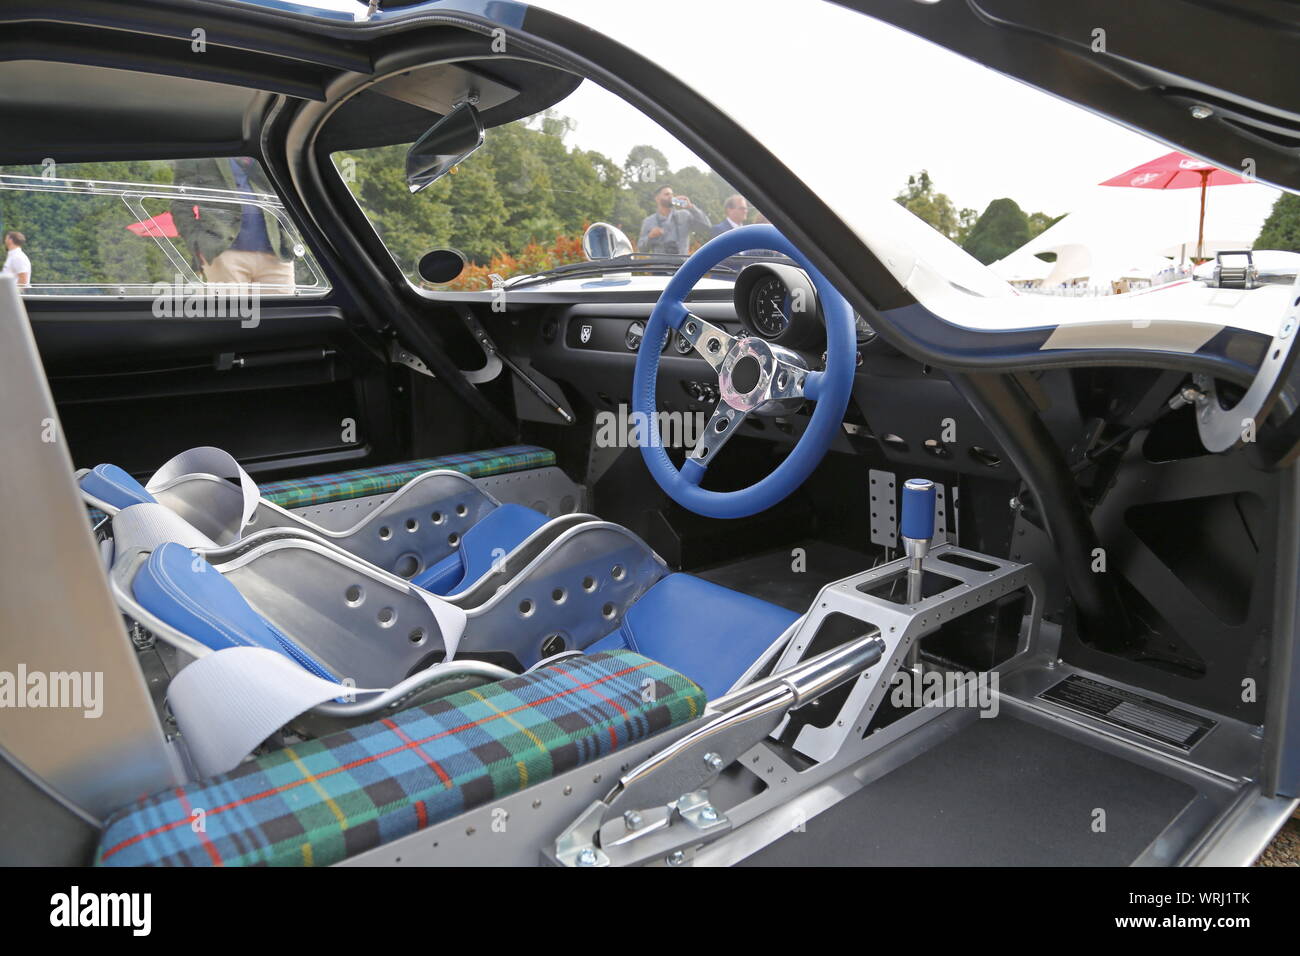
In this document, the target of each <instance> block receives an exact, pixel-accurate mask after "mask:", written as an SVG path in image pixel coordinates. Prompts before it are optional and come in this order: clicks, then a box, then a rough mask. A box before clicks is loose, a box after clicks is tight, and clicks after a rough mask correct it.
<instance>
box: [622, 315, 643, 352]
mask: <svg viewBox="0 0 1300 956" xmlns="http://www.w3.org/2000/svg"><path fill="white" fill-rule="evenodd" d="M644 337H645V323H644V322H633V323H632V324H631V325H629V326H628V327H627V335H626V337H625V338H624V341H626V342H627V347H628V348H629V349H631V350H632V351H633V352H635V351H636V350H637V349H639V348H640V347H641V339H643V338H644Z"/></svg>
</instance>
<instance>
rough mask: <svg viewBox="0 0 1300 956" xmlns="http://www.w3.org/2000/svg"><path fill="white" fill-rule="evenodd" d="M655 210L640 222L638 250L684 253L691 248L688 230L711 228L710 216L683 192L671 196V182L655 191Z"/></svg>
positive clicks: (672, 253)
mask: <svg viewBox="0 0 1300 956" xmlns="http://www.w3.org/2000/svg"><path fill="white" fill-rule="evenodd" d="M654 201H655V211H654V212H652V213H651V214H650V215H648V216H646V217H645V219H643V220H642V222H641V238H640V239H638V240H637V244H636V248H637V252H651V253H660V254H665V253H666V254H669V255H678V256H684V255H686V254H687V253H688V252H690V249H691V233H692V232H694V231H700V232H706V231H708V230H709V229H711V228H712V224H711V223H710V222H709V218H708V217H707V216H706V215H704V213H702V212H700V210H699V209H698V208H696V206H695V203H693V202H691V201H690V199H688V198H687V197H685V196H674V195H673V187H672V186H667V185H664V186H660V187H659V188H658V189H656V190H655V194H654Z"/></svg>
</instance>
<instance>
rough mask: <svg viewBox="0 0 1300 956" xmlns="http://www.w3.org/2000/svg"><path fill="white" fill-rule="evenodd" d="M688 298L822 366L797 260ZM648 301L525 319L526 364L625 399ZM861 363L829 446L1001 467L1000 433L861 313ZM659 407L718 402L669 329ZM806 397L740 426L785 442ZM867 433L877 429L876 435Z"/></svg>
mask: <svg viewBox="0 0 1300 956" xmlns="http://www.w3.org/2000/svg"><path fill="white" fill-rule="evenodd" d="M687 308H688V309H689V310H690V311H691V312H692V313H693V314H695V315H697V316H699V317H700V318H702V319H704V320H705V321H707V322H711V323H712V324H714V325H716V326H718V327H720V328H722V329H723V330H724V331H726V332H728V333H730V334H732V335H745V334H751V335H757V336H761V337H762V338H764V339H767V340H768V341H771V342H774V343H776V344H779V345H782V346H784V347H786V348H790V349H793V350H794V351H796V352H799V353H800V354H802V355H803V356H804V359H805V361H806V362H807V364H808V367H809V368H821V367H823V365H824V360H823V358H822V356H823V353H824V352H825V349H826V333H825V327H824V324H823V319H822V315H821V309H820V306H819V303H818V301H817V295H816V291H815V289H814V288H813V287H812V284H811V282H810V281H809V280H808V278H807V276H806V275H805V274H804V273H803V271H802V270H800V269H798V268H797V267H794V266H787V265H785V264H784V263H779V262H767V261H764V262H760V263H752V264H750V265H747V266H746V267H745V268H744V269H743V270H742V272H741V274H740V275H739V276H738V277H737V279H736V282H735V284H734V287H733V289H732V295H731V301H727V300H726V299H725V298H723V299H718V298H716V297H707V298H706V297H702V298H696V299H690V300H688V302H687ZM652 310H653V303H651V302H648V301H639V302H629V301H620V302H580V303H573V304H567V305H560V304H557V305H555V306H553V307H551V308H549V309H547V310H546V311H545V312H543V313H542V314H540V315H538V316H537V321H536V323H535V324H532V323H530V324H531V325H532V329H533V332H532V335H533V336H534V338H533V341H532V343H531V345H530V346H529V347H528V348H529V352H530V355H529V362H530V364H531V366H532V368H534V369H535V370H536V371H537V372H539V373H541V374H542V375H545V376H546V377H548V378H549V379H551V380H552V382H554V383H557V387H562V388H563V390H564V391H565V393H566V394H567V395H569V396H570V397H571V398H573V399H576V400H577V401H578V402H580V403H584V404H587V405H590V406H591V407H592V408H593V409H594V410H595V411H596V412H598V413H599V412H601V411H617V410H618V409H619V408H620V407H621V408H630V407H631V406H632V401H631V393H632V377H633V371H634V366H635V363H636V356H637V354H638V353H639V352H640V350H641V349H643V348H645V347H646V344H645V330H646V323H647V321H648V320H649V318H650V313H651V311H652ZM855 321H856V324H857V345H858V349H857V351H858V368H857V374H856V376H855V380H854V390H853V403H852V405H851V406H850V413H849V416H848V418H847V419H846V427H845V430H844V434H843V435H841V436H840V438H839V440H838V441H837V444H836V446H834V447H836V448H838V450H840V451H850V450H851V446H853V445H854V444H855V443H857V442H859V441H868V442H870V443H872V444H873V445H874V444H876V443H877V442H878V447H879V448H880V450H881V451H882V452H883V454H884V455H885V456H886V457H887V458H889V459H891V460H893V461H894V462H896V463H898V464H900V465H902V464H904V463H907V464H912V465H915V466H918V467H926V466H928V467H934V466H935V464H936V459H939V460H941V461H942V467H944V468H946V469H948V470H952V471H970V472H974V473H978V474H987V473H990V472H991V471H993V470H995V469H997V468H999V467H1000V465H1001V461H1000V457H1001V456H1000V454H999V453H998V452H997V451H996V441H995V439H994V438H993V436H992V435H990V434H989V433H988V432H987V429H986V427H985V426H984V424H983V422H981V421H980V420H979V419H978V418H977V417H973V416H971V415H969V412H968V410H967V406H966V404H965V402H964V401H963V400H962V399H961V398H960V396H959V395H958V394H957V392H956V390H955V389H954V388H953V386H952V384H951V382H949V381H948V380H947V378H946V376H942V375H934V374H932V373H931V372H930V370H928V369H926V368H925V367H923V366H922V365H920V364H919V363H917V362H915V361H913V360H911V359H908V358H906V357H904V356H902V355H900V354H899V353H898V352H896V351H894V350H893V349H892V348H890V347H889V346H888V345H886V343H884V342H883V341H882V340H880V339H879V338H878V337H877V336H876V335H875V333H874V331H873V330H872V329H871V328H870V326H869V325H868V324H867V323H865V322H863V321H862V320H861V319H860V318H857V317H856V316H855ZM657 398H658V402H659V408H660V409H661V410H663V411H669V412H672V411H679V412H704V413H706V414H707V413H711V412H712V410H713V408H714V407H715V406H716V405H717V403H718V399H719V394H718V378H717V375H716V373H715V372H714V371H713V369H712V368H711V367H710V366H709V364H708V363H707V362H705V360H704V359H703V358H702V357H700V356H699V355H698V354H697V353H696V352H695V351H694V349H692V348H691V346H690V344H689V343H688V342H687V341H686V340H685V338H683V337H682V336H681V335H679V334H678V333H676V332H673V333H670V334H669V335H668V337H667V340H666V341H665V342H664V343H663V347H662V349H661V352H660V360H659V384H658V395H657ZM811 407H812V406H811V404H809V405H806V406H805V407H804V408H802V409H801V410H799V411H797V412H795V413H793V414H788V415H781V416H774V417H767V416H758V415H751V416H749V417H748V418H747V419H745V423H744V426H743V427H744V429H745V431H744V434H745V435H748V436H750V437H752V438H759V439H764V440H767V441H774V442H778V443H783V444H789V443H791V442H793V441H795V440H796V439H797V438H798V437H799V435H801V434H802V432H803V430H804V428H805V427H806V426H807V423H808V420H809V411H810V409H811ZM956 418H960V419H961V421H962V428H961V436H962V439H963V440H962V441H961V442H960V443H952V442H949V441H945V440H944V437H943V431H942V423H943V422H945V421H947V420H949V419H956ZM871 436H875V437H874V438H872V437H871Z"/></svg>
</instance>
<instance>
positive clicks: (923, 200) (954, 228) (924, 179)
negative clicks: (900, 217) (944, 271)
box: [894, 169, 974, 242]
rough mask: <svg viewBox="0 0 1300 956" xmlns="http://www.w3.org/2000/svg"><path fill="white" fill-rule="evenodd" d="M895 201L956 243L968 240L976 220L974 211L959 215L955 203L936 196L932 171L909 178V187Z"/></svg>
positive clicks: (925, 171)
mask: <svg viewBox="0 0 1300 956" xmlns="http://www.w3.org/2000/svg"><path fill="white" fill-rule="evenodd" d="M894 201H895V202H896V203H898V204H899V205H900V206H902V207H903V208H904V209H906V210H907V211H908V212H910V213H912V215H914V216H916V217H917V218H918V219H923V220H924V221H926V222H928V223H929V224H930V225H931V226H933V227H934V228H935V229H937V230H938V231H939V232H941V233H943V234H944V235H945V236H947V237H948V238H949V239H952V240H953V241H954V242H957V241H960V240H961V239H963V238H964V233H965V231H966V229H967V228H968V226H967V224H968V223H969V222H970V221H971V220H973V218H974V210H972V209H963V210H962V211H961V212H958V211H957V207H956V206H955V205H954V204H953V201H952V200H951V199H949V198H948V197H947V196H946V195H944V194H943V193H940V192H935V189H934V182H933V181H932V180H931V179H930V173H929V171H928V170H925V169H923V170H921V171H920V172H919V173H917V174H916V175H915V176H908V177H907V186H906V187H905V188H904V189H903V191H902V192H900V193H899V194H898V195H897V196H895V197H894Z"/></svg>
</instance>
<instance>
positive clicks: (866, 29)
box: [297, 0, 1276, 222]
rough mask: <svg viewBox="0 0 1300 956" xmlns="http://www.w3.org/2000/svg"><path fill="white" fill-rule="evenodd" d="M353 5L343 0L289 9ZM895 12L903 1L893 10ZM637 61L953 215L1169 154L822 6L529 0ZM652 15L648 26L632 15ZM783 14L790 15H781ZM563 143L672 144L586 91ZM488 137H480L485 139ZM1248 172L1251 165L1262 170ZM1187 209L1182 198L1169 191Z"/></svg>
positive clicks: (814, 0) (821, 160) (834, 177)
mask: <svg viewBox="0 0 1300 956" xmlns="http://www.w3.org/2000/svg"><path fill="white" fill-rule="evenodd" d="M297 2H300V3H308V4H311V5H317V6H322V7H329V8H332V9H341V10H347V11H349V12H355V11H357V10H360V9H362V7H361V5H360V4H357V3H354V2H352V0H297ZM898 2H905V0H898ZM537 5H538V6H543V7H547V8H549V9H551V10H553V11H555V12H557V13H560V14H563V15H565V16H568V17H570V18H571V19H574V20H576V21H578V22H581V23H583V24H585V25H587V26H590V27H592V28H594V29H597V30H600V31H601V32H604V33H607V34H608V35H610V36H612V37H613V38H614V39H616V40H619V41H620V42H623V43H625V44H626V45H629V46H632V47H634V48H636V49H638V50H640V51H641V52H643V53H647V54H648V55H650V56H651V58H653V59H654V60H655V61H656V62H657V63H659V65H660V66H662V67H664V68H665V69H668V70H670V71H671V72H675V73H676V74H677V75H679V76H680V77H681V78H682V79H684V80H685V81H686V82H687V83H688V84H689V85H691V86H693V87H694V88H695V89H696V90H697V91H699V92H701V93H702V94H703V95H705V96H706V97H707V98H709V99H711V100H712V101H713V102H714V103H715V104H716V105H718V106H719V107H721V108H722V109H723V110H724V111H726V112H727V113H729V114H730V115H731V116H732V117H733V118H735V119H736V120H737V121H739V122H740V124H741V125H742V126H744V127H745V128H747V129H749V130H750V131H751V132H753V133H755V134H756V135H758V136H759V138H760V139H762V140H763V142H764V143H765V144H766V145H768V146H769V148H772V149H773V150H774V151H775V152H777V154H778V156H779V157H780V158H781V159H783V160H784V161H786V162H787V164H788V165H790V166H791V168H792V169H794V170H795V171H796V172H798V173H799V174H800V175H801V176H802V177H803V178H804V180H805V181H806V182H808V183H809V184H810V185H813V184H816V183H834V182H845V181H847V180H851V181H852V183H853V187H854V188H855V189H858V190H863V191H866V192H870V193H873V194H879V195H881V196H884V197H887V198H888V197H892V196H893V195H895V194H896V193H897V192H898V191H899V190H900V189H901V188H902V187H903V186H904V185H905V184H906V182H907V178H908V176H909V175H910V174H912V173H915V172H917V171H918V170H920V169H928V170H929V172H930V175H931V178H932V179H933V180H934V182H935V185H936V188H937V189H938V190H940V191H941V192H944V193H946V194H947V195H948V196H949V197H950V198H951V199H952V200H953V201H954V202H955V203H956V204H957V206H958V207H959V208H960V207H971V208H974V209H975V210H976V211H982V210H983V209H984V207H985V206H986V205H987V204H988V203H989V202H990V201H991V200H993V199H997V198H1000V197H1003V196H1009V197H1011V198H1012V199H1015V200H1016V201H1017V202H1018V203H1019V204H1020V205H1021V207H1022V208H1023V209H1024V210H1025V211H1026V212H1037V211H1042V212H1046V213H1049V214H1052V215H1059V214H1061V213H1065V212H1069V211H1072V210H1075V209H1082V208H1087V207H1089V206H1091V205H1093V204H1094V203H1096V202H1098V201H1100V200H1101V199H1102V198H1104V200H1105V201H1108V202H1109V201H1113V200H1112V197H1110V196H1108V195H1105V194H1109V193H1114V192H1116V191H1117V190H1115V189H1114V188H1113V187H1098V186H1097V185H1096V184H1098V183H1100V182H1101V181H1102V180H1105V179H1109V178H1111V177H1112V176H1115V175H1117V174H1119V173H1121V172H1124V171H1125V170H1128V169H1130V168H1132V167H1134V166H1137V165H1139V164H1140V163H1143V162H1146V161H1147V160H1150V159H1153V158H1155V157H1157V156H1160V155H1163V154H1164V153H1166V152H1168V151H1169V149H1170V147H1168V146H1167V145H1165V144H1162V143H1159V142H1156V141H1153V140H1150V139H1148V138H1146V137H1144V136H1141V135H1139V134H1136V133H1134V132H1131V131H1129V130H1126V129H1124V128H1123V127H1121V126H1118V125H1116V124H1114V123H1112V122H1110V121H1108V120H1105V119H1102V118H1100V117H1098V116H1095V115H1093V114H1091V113H1089V112H1087V111H1086V110H1083V109H1080V108H1079V107H1076V106H1073V105H1072V104H1069V103H1066V102H1064V101H1062V100H1058V99H1056V98H1054V97H1052V96H1051V95H1049V94H1046V93H1043V92H1041V91H1039V90H1035V89H1033V88H1031V87H1029V86H1027V85H1025V84H1022V83H1020V82H1018V81H1016V80H1013V79H1010V78H1008V77H1005V76H1002V75H1000V74H998V73H995V72H993V71H992V70H989V69H987V68H985V67H983V66H980V65H978V64H975V63H973V62H971V61H969V60H966V59H964V58H962V57H960V56H958V55H956V54H954V53H951V52H949V51H947V50H944V49H942V48H940V47H937V46H934V45H932V44H930V43H929V42H927V41H925V40H922V39H919V38H917V37H915V36H912V35H911V34H908V33H905V32H903V31H900V30H897V29H895V28H893V27H890V26H888V25H885V24H883V23H880V22H879V21H875V20H872V19H871V18H869V17H865V16H863V15H861V14H858V13H855V12H853V11H850V10H846V9H845V8H843V7H839V6H836V5H834V4H831V3H826V2H822V0H794V2H791V0H656V2H655V3H654V4H653V5H651V6H649V7H647V6H646V5H644V4H639V3H626V2H612V0H538V3H537ZM647 11H653V18H652V19H651V18H647ZM792 11H797V15H792ZM557 109H559V110H560V111H561V112H563V113H565V114H567V115H569V116H571V117H572V118H573V119H575V120H576V122H577V126H576V128H575V130H574V132H573V133H572V134H571V135H570V137H569V140H568V141H569V142H570V144H571V145H579V146H582V147H583V148H586V149H596V150H599V151H600V152H602V153H605V154H606V155H608V156H610V157H612V158H615V159H617V160H619V161H621V160H622V159H623V158H624V157H626V155H627V152H628V150H629V149H630V148H631V147H632V146H635V145H637V144H638V143H644V142H653V143H654V144H655V145H658V146H659V147H660V148H661V150H662V151H663V152H664V153H665V154H666V155H667V158H668V160H669V162H670V164H671V165H673V166H674V167H679V166H681V165H685V164H692V163H698V160H697V159H696V158H695V157H694V156H693V155H691V154H690V153H689V152H688V151H687V150H686V149H685V148H684V147H682V146H680V145H679V144H677V143H676V141H675V140H672V139H671V138H670V137H669V136H668V135H667V134H666V133H664V132H663V131H661V130H659V129H658V127H657V126H655V125H654V124H652V123H651V122H650V121H649V120H647V119H645V117H643V116H641V115H640V114H639V113H637V112H636V111H635V110H634V109H633V108H632V107H630V106H629V105H627V104H626V103H624V102H623V101H622V100H619V99H618V98H617V97H615V96H613V95H611V94H609V93H606V92H605V91H604V90H602V89H600V88H598V87H594V86H593V84H592V83H591V82H590V81H585V82H584V83H583V86H582V87H581V88H580V89H579V90H578V91H577V92H576V93H575V94H573V95H572V96H571V97H570V98H569V99H567V100H566V101H564V102H563V103H561V104H559V105H558V106H557ZM489 135H490V133H489ZM1261 174H1263V171H1261ZM1182 192H1183V193H1185V194H1186V196H1187V197H1188V198H1187V199H1186V201H1187V202H1189V203H1191V202H1195V201H1196V199H1197V197H1196V196H1195V194H1196V192H1197V191H1196V190H1183V191H1182ZM1212 196H1213V198H1212V202H1214V203H1223V204H1224V205H1225V208H1226V209H1228V210H1230V211H1231V212H1232V214H1233V216H1234V219H1235V221H1241V220H1244V221H1248V222H1262V221H1263V219H1264V217H1265V216H1266V215H1267V213H1268V210H1269V208H1270V207H1271V205H1272V201H1273V199H1274V198H1275V196H1276V193H1275V192H1274V191H1273V190H1271V189H1268V188H1265V187H1256V186H1252V187H1231V188H1219V189H1216V190H1213V191H1212Z"/></svg>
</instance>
